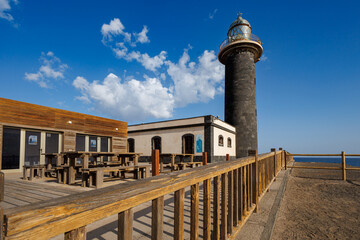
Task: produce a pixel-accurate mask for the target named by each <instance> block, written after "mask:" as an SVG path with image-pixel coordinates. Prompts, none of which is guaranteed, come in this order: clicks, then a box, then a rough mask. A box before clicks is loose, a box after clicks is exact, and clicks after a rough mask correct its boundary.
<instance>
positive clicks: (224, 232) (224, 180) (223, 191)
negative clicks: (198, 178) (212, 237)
mask: <svg viewBox="0 0 360 240" xmlns="http://www.w3.org/2000/svg"><path fill="white" fill-rule="evenodd" d="M227 181H228V176H227V173H223V174H221V231H220V239H221V240H226V239H227V216H226V215H227Z"/></svg>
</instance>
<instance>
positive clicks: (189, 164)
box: [176, 162, 203, 170]
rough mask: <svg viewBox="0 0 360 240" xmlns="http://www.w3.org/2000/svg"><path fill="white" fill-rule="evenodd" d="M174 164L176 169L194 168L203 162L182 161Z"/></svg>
mask: <svg viewBox="0 0 360 240" xmlns="http://www.w3.org/2000/svg"><path fill="white" fill-rule="evenodd" d="M176 165H177V168H178V170H184V169H186V168H194V167H199V166H202V165H203V163H202V162H182V163H177V164H176Z"/></svg>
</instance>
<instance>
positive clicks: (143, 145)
mask: <svg viewBox="0 0 360 240" xmlns="http://www.w3.org/2000/svg"><path fill="white" fill-rule="evenodd" d="M235 131H236V130H235V127H233V126H231V125H230V124H228V123H225V122H224V121H222V120H220V119H218V118H216V117H214V116H211V115H208V116H201V117H194V118H184V119H177V120H169V121H161V122H153V123H143V124H137V125H130V126H128V151H129V152H138V153H142V157H141V158H140V160H142V161H151V152H152V150H153V149H159V151H160V153H192V154H195V158H194V160H195V161H201V158H202V152H207V154H208V162H218V161H222V160H225V157H226V154H229V155H230V156H231V158H234V157H235V156H236V153H235V151H236V142H235V139H236V137H235V134H236V132H235Z"/></svg>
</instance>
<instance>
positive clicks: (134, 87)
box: [73, 73, 174, 120]
mask: <svg viewBox="0 0 360 240" xmlns="http://www.w3.org/2000/svg"><path fill="white" fill-rule="evenodd" d="M73 86H74V87H75V88H77V89H79V90H80V91H81V93H82V96H80V97H78V98H77V99H80V100H82V101H84V102H89V101H91V102H92V103H94V104H95V105H96V106H97V109H99V110H100V111H102V112H104V113H106V114H109V115H111V116H113V117H116V118H120V119H123V120H143V119H146V118H147V117H155V118H169V117H171V114H172V112H173V108H174V99H173V95H172V94H171V92H170V90H169V89H168V88H166V87H164V86H163V85H162V84H161V81H160V80H159V79H157V78H150V77H147V76H145V80H144V81H138V80H136V79H132V80H130V81H127V82H122V81H121V79H120V78H119V77H118V76H116V75H115V74H112V73H110V74H109V75H108V76H107V77H106V78H105V79H104V81H102V82H99V81H93V82H88V81H87V80H86V79H85V78H83V77H77V78H76V79H75V80H74V82H73Z"/></svg>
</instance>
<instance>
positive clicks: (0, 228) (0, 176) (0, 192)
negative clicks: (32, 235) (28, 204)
mask: <svg viewBox="0 0 360 240" xmlns="http://www.w3.org/2000/svg"><path fill="white" fill-rule="evenodd" d="M0 168H1V165H0ZM4 184H5V174H4V173H3V172H0V202H2V201H4V188H5V187H4ZM4 238H5V229H4V210H3V208H2V207H0V240H3V239H4Z"/></svg>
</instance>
